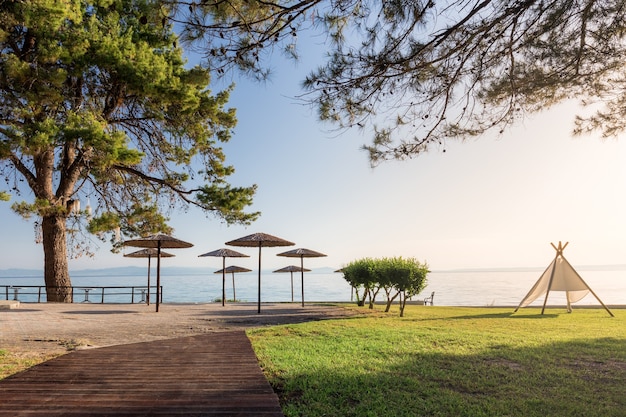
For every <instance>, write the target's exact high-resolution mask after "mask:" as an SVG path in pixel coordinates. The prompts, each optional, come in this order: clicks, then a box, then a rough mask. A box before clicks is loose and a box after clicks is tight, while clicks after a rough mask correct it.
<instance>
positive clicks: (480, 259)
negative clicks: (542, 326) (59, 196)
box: [0, 57, 626, 270]
mask: <svg viewBox="0 0 626 417" xmlns="http://www.w3.org/2000/svg"><path fill="white" fill-rule="evenodd" d="M314 58H315V57H306V59H304V60H303V61H302V62H300V63H299V64H297V65H294V64H291V63H284V62H279V61H276V62H277V63H276V64H275V67H274V69H275V74H274V76H273V78H272V79H271V81H270V82H268V83H265V84H256V83H253V82H250V81H246V80H241V79H236V80H234V81H235V82H236V83H237V87H236V90H235V92H234V93H233V95H232V98H231V106H232V107H235V108H237V111H238V119H239V124H238V126H237V128H236V133H235V135H234V137H233V138H232V140H231V142H230V143H228V144H226V145H225V146H224V149H225V151H226V155H227V160H228V162H229V163H230V164H232V165H234V166H235V168H236V173H235V174H234V175H233V176H232V177H231V183H232V184H234V185H244V186H247V185H250V184H253V183H255V184H258V193H257V196H256V199H255V204H254V206H253V207H252V210H259V211H261V212H262V213H263V214H262V216H261V218H260V219H259V220H258V221H257V222H255V223H254V224H253V225H252V226H249V227H242V226H230V227H229V226H226V225H224V224H222V223H220V222H219V220H217V219H215V218H213V217H210V216H209V217H206V216H205V215H204V214H203V213H200V212H199V211H198V210H195V209H191V210H190V211H189V212H188V213H182V212H177V213H173V214H172V225H173V226H174V228H175V232H174V235H175V236H176V237H178V238H180V239H183V240H186V241H189V242H192V243H194V245H195V246H194V247H193V248H191V249H184V250H182V249H179V250H172V252H173V253H175V254H176V255H177V257H176V258H171V259H167V260H164V261H163V262H164V265H177V266H192V267H201V266H207V268H210V269H214V268H218V267H221V259H217V258H198V257H197V256H198V255H199V254H201V253H205V252H208V251H211V250H214V249H219V248H221V247H225V245H224V243H225V242H226V241H229V240H232V239H235V238H238V237H242V236H245V235H248V234H251V233H254V232H265V233H269V234H273V235H276V236H279V237H282V238H285V239H287V240H291V241H293V242H295V243H296V246H294V247H293V248H297V247H304V248H309V249H313V250H316V251H319V252H323V253H325V254H327V255H328V257H327V258H320V259H307V260H305V266H308V267H310V268H316V267H322V266H330V267H333V268H340V267H341V266H342V265H343V264H345V263H348V262H350V261H351V260H354V259H357V258H361V257H365V256H371V257H383V256H404V257H416V258H417V259H419V260H421V261H426V262H428V264H429V265H430V267H431V269H433V270H442V269H456V268H482V267H524V266H547V264H548V263H549V262H550V261H551V260H552V258H553V256H554V251H553V249H552V248H551V247H550V242H555V243H556V242H557V241H559V240H562V241H569V242H570V245H569V246H568V248H567V249H566V251H565V256H566V257H567V258H568V259H569V260H570V262H571V263H572V264H574V265H591V264H624V263H626V220H625V218H624V213H626V142H625V139H622V140H621V141H616V140H609V141H602V140H600V139H599V135H595V136H584V137H577V138H573V137H572V136H571V134H570V132H571V128H572V123H573V117H574V113H575V112H576V111H577V109H576V106H575V105H573V104H567V105H562V106H559V107H558V108H554V109H552V110H551V111H549V112H546V113H542V114H538V115H531V116H529V117H528V119H527V120H526V121H525V122H524V123H520V124H519V125H518V126H516V127H515V128H514V129H513V130H510V131H508V132H506V134H505V135H504V136H503V137H501V138H496V137H494V136H486V137H482V138H479V139H477V140H471V141H468V142H465V143H456V142H450V143H448V144H446V152H445V153H443V152H441V151H438V150H434V151H433V152H431V153H429V154H425V155H423V156H420V157H418V158H416V159H414V160H411V161H408V162H390V163H386V164H384V165H381V166H379V167H378V168H376V169H372V168H370V166H369V162H368V159H367V154H366V153H365V152H363V151H361V150H360V149H359V148H360V146H361V145H363V144H365V143H368V142H369V140H370V135H369V134H362V133H360V132H357V131H350V132H347V133H345V134H342V135H339V136H337V135H336V134H334V133H332V132H329V129H330V128H331V126H328V125H323V124H321V123H319V122H318V121H317V120H316V115H315V112H314V111H313V110H312V109H310V108H308V107H305V106H302V105H300V104H297V103H296V100H294V99H293V98H292V97H294V96H296V95H298V94H300V93H301V91H300V89H299V82H300V81H301V79H302V77H303V76H304V75H305V74H306V73H308V72H309V70H310V69H312V68H313V67H314V66H315V65H317V64H316V63H315V62H314V61H315V59H314ZM17 200H18V199H17V198H16V197H14V198H13V199H12V202H13V201H17ZM84 204H85V202H83V208H84ZM9 207H10V203H2V202H0V218H1V219H2V224H3V228H2V230H3V233H2V235H3V239H1V241H0V269H5V268H42V267H43V254H42V247H41V246H40V245H36V244H34V235H33V227H32V223H31V222H26V221H23V220H21V219H20V218H19V217H17V215H15V214H13V213H12V212H11V210H10V208H9ZM99 245H100V249H99V250H98V252H97V254H96V256H95V258H82V259H77V260H71V261H70V268H71V269H84V268H100V267H108V266H126V265H145V260H132V259H128V258H123V257H122V255H121V254H111V253H110V252H109V249H110V248H109V246H108V244H106V243H99ZM234 249H237V248H234ZM288 249H290V248H264V249H263V259H264V261H263V266H264V267H268V268H274V267H275V268H279V267H282V266H286V265H288V264H291V263H295V262H297V261H296V260H292V259H288V258H282V257H276V256H274V255H275V254H277V253H279V252H282V251H285V250H288ZM134 250H137V249H134V248H129V249H128V250H127V251H126V252H132V251H134ZM237 250H240V251H242V252H246V253H248V254H250V255H251V258H250V259H227V264H233V263H234V264H237V265H241V266H247V267H249V268H251V269H255V268H256V262H257V258H256V253H257V252H256V250H255V249H247V248H239V249H237Z"/></svg>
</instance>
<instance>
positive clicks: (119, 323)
mask: <svg viewBox="0 0 626 417" xmlns="http://www.w3.org/2000/svg"><path fill="white" fill-rule="evenodd" d="M354 314H355V313H354V311H353V310H349V309H344V308H341V307H334V306H328V305H321V304H307V305H305V307H301V306H300V304H290V303H268V304H263V305H262V311H261V314H258V313H257V305H256V304H255V303H235V304H227V305H226V306H224V307H223V306H222V305H221V304H219V303H211V304H161V307H160V311H159V312H158V313H156V312H155V311H154V306H146V305H144V304H54V303H50V304H48V303H42V304H24V303H22V304H21V305H20V307H19V308H18V309H10V310H9V309H6V310H0V349H7V350H9V351H10V352H13V353H17V354H19V353H20V352H23V353H24V354H29V355H30V356H32V355H33V353H38V354H41V355H48V354H56V353H65V352H67V351H68V350H75V351H73V352H71V353H70V354H68V355H64V356H61V357H58V358H56V359H53V360H51V361H48V362H45V363H42V364H41V365H38V366H36V367H34V368H31V369H30V370H27V371H25V372H22V373H20V374H17V375H14V376H12V377H9V378H7V379H5V380H1V381H0V416H2V417H4V416H11V417H13V416H29V417H31V416H109V415H110V416H116V417H117V416H159V415H168V416H216V415H219V416H262V417H270V416H271V417H274V416H275V417H278V416H282V412H281V411H280V407H279V405H278V398H277V397H276V395H275V394H274V392H273V391H272V389H271V387H270V385H269V383H268V382H267V380H266V379H265V377H264V375H263V373H262V371H261V369H260V367H259V365H258V363H257V360H256V356H255V354H254V351H253V350H252V347H251V345H250V342H249V341H248V339H247V337H246V336H245V332H244V330H245V329H247V328H254V327H262V326H267V325H276V324H287V323H300V322H305V321H311V320H322V319H329V318H340V317H349V316H352V315H354ZM93 348H98V349H93Z"/></svg>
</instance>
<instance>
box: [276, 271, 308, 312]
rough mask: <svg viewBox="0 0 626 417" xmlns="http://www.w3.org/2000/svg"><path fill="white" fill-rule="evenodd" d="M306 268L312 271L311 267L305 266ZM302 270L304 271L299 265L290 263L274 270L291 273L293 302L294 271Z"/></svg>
mask: <svg viewBox="0 0 626 417" xmlns="http://www.w3.org/2000/svg"><path fill="white" fill-rule="evenodd" d="M304 270H305V271H307V272H309V271H311V270H310V269H306V268H304ZM300 271H302V268H301V267H299V266H295V265H289V266H286V267H284V268H280V269H277V270H276V271H274V272H290V273H291V302H292V303H293V273H294V272H300Z"/></svg>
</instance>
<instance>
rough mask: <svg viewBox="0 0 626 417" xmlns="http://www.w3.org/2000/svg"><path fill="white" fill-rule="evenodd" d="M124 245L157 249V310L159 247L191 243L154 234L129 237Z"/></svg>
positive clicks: (175, 247)
mask: <svg viewBox="0 0 626 417" xmlns="http://www.w3.org/2000/svg"><path fill="white" fill-rule="evenodd" d="M124 246H135V247H138V248H156V249H157V298H156V311H157V313H158V312H159V304H160V301H161V300H160V298H161V249H162V248H165V249H181V248H190V247H192V246H193V244H192V243H189V242H184V241H182V240H179V239H176V238H175V237H172V236H169V235H164V234H156V235H151V236H148V237H142V238H139V239H131V240H127V241H126V242H124Z"/></svg>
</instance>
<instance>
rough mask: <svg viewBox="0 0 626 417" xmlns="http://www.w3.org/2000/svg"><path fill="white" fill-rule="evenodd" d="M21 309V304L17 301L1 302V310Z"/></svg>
mask: <svg viewBox="0 0 626 417" xmlns="http://www.w3.org/2000/svg"><path fill="white" fill-rule="evenodd" d="M14 308H20V302H19V301H16V300H0V310H13V309H14Z"/></svg>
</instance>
